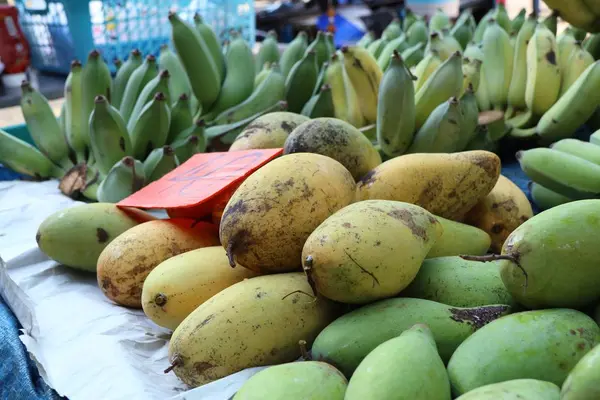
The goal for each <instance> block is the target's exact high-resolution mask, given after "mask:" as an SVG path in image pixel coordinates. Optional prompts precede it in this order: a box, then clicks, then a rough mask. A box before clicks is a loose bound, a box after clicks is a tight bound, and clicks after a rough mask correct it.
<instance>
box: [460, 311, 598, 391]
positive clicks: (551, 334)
mask: <svg viewBox="0 0 600 400" xmlns="http://www.w3.org/2000/svg"><path fill="white" fill-rule="evenodd" d="M599 341H600V327H598V325H596V323H595V322H594V320H592V319H591V318H590V317H588V316H587V315H585V314H584V313H582V312H579V311H575V310H570V309H567V308H557V309H549V310H535V311H524V312H520V313H515V314H512V315H508V316H506V317H503V318H500V319H498V320H496V321H493V322H491V323H489V324H487V325H486V326H484V327H483V328H481V329H480V330H478V331H477V332H475V333H474V334H473V335H471V336H470V337H469V338H468V339H467V340H465V341H464V342H463V343H462V344H461V345H460V346H458V348H457V349H456V351H455V352H454V354H453V355H452V358H451V359H450V362H449V363H448V375H449V376H450V383H451V385H452V392H453V393H454V394H455V395H456V396H458V395H461V394H463V393H467V392H468V391H470V390H473V389H476V388H478V387H481V386H484V385H489V384H492V383H499V382H504V381H508V380H512V379H539V380H542V381H547V382H552V383H554V384H556V385H558V386H561V385H562V384H563V382H564V380H565V379H566V378H567V375H568V374H569V371H571V369H572V368H573V367H574V366H575V365H576V364H577V362H578V361H579V360H580V359H581V358H582V357H583V356H584V355H585V354H586V353H587V352H588V351H590V350H591V349H592V348H593V347H594V346H595V345H596V344H597V343H598V342H599Z"/></svg>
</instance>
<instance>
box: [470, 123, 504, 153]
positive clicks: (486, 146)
mask: <svg viewBox="0 0 600 400" xmlns="http://www.w3.org/2000/svg"><path fill="white" fill-rule="evenodd" d="M471 150H485V151H489V152H492V153H497V152H498V150H499V146H498V142H495V141H493V140H491V139H490V138H489V136H488V131H487V127H486V126H482V125H479V126H477V128H476V129H475V137H474V138H473V139H471V141H470V142H469V143H467V147H465V149H464V151H471Z"/></svg>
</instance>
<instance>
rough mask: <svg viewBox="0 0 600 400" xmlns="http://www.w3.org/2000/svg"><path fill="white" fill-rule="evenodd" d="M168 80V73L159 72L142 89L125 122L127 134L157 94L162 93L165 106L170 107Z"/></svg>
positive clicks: (169, 75)
mask: <svg viewBox="0 0 600 400" xmlns="http://www.w3.org/2000/svg"><path fill="white" fill-rule="evenodd" d="M170 78H171V74H169V71H167V70H164V71H161V72H160V74H158V75H157V76H156V77H155V78H154V79H152V80H151V81H150V82H148V83H147V84H146V86H144V89H142V91H141V92H140V95H139V97H138V99H137V101H136V102H135V106H134V107H133V110H132V111H131V115H130V116H129V119H128V120H127V130H128V131H129V132H132V131H133V126H134V125H135V124H136V122H137V121H138V118H139V116H140V113H141V112H142V110H143V109H144V107H146V105H147V104H148V103H149V102H150V101H152V99H153V98H154V96H155V95H156V94H157V93H162V94H163V96H164V98H165V102H166V103H167V105H169V106H170V105H171V101H170V99H169V81H170Z"/></svg>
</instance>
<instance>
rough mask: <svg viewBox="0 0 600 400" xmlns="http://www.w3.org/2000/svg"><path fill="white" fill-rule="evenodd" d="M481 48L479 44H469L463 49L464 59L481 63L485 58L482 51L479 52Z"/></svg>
mask: <svg viewBox="0 0 600 400" xmlns="http://www.w3.org/2000/svg"><path fill="white" fill-rule="evenodd" d="M481 47H482V46H481V45H480V44H475V43H473V42H471V43H469V44H468V45H467V48H466V49H465V52H464V57H465V58H468V59H471V60H479V61H481V62H483V59H484V57H485V56H484V55H483V50H481Z"/></svg>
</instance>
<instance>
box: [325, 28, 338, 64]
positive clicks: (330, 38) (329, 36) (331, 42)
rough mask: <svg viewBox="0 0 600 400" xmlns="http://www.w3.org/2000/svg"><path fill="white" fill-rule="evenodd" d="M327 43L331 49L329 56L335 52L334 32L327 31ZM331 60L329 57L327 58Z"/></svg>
mask: <svg viewBox="0 0 600 400" xmlns="http://www.w3.org/2000/svg"><path fill="white" fill-rule="evenodd" d="M325 39H327V40H326V41H325V43H327V49H328V50H329V56H331V54H333V53H335V51H336V50H335V38H334V37H333V33H331V32H325ZM327 59H328V60H329V58H327Z"/></svg>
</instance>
